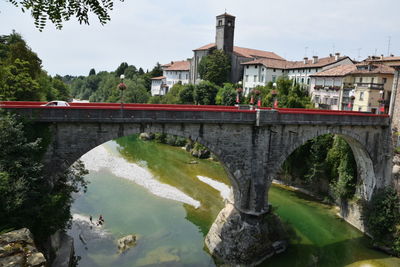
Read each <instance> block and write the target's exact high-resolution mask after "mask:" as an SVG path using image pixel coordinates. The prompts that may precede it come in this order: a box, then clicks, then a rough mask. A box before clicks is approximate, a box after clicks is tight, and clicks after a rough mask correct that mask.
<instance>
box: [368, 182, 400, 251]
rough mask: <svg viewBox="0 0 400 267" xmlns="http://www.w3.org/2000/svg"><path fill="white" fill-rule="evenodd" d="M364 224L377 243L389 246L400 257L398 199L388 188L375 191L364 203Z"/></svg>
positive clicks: (399, 200)
mask: <svg viewBox="0 0 400 267" xmlns="http://www.w3.org/2000/svg"><path fill="white" fill-rule="evenodd" d="M363 218H364V223H365V225H366V227H367V231H368V232H369V233H370V234H371V235H372V236H373V238H374V240H376V241H377V242H379V243H381V244H383V245H385V246H389V247H391V248H392V249H393V251H394V252H395V253H396V254H397V256H400V197H399V196H398V194H397V192H396V191H395V190H394V189H393V188H390V187H386V188H383V189H379V190H377V191H376V192H375V193H374V194H373V195H372V198H371V200H370V202H369V203H364V208H363Z"/></svg>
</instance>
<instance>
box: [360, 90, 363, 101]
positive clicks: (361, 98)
mask: <svg viewBox="0 0 400 267" xmlns="http://www.w3.org/2000/svg"><path fill="white" fill-rule="evenodd" d="M359 100H361V101H363V100H364V92H360V98H359Z"/></svg>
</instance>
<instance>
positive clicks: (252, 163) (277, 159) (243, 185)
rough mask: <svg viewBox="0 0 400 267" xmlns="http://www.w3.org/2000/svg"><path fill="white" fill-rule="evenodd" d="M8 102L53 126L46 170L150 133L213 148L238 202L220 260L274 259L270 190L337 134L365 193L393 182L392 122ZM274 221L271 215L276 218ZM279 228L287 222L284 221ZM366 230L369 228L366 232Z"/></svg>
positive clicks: (230, 209) (224, 217)
mask: <svg viewBox="0 0 400 267" xmlns="http://www.w3.org/2000/svg"><path fill="white" fill-rule="evenodd" d="M39 104H40V103H36V102H35V103H33V102H22V103H21V102H0V105H1V107H3V108H6V109H8V110H9V111H14V112H16V113H18V114H20V115H23V116H25V117H27V118H30V119H32V120H33V121H35V122H36V123H43V124H47V125H49V127H50V130H51V135H52V140H51V143H50V145H49V146H48V149H47V152H46V155H45V160H44V163H45V167H46V169H47V170H48V171H51V172H52V173H58V172H61V171H64V170H65V169H66V168H68V167H69V166H71V165H72V164H73V163H74V162H75V161H76V160H77V159H79V158H80V157H81V156H82V155H84V154H85V153H86V152H88V151H89V150H91V149H92V148H94V147H96V146H98V145H100V144H102V143H104V142H107V141H109V140H112V139H116V138H118V137H122V136H126V135H132V134H139V133H142V132H153V133H156V132H159V133H166V134H172V135H177V136H182V137H186V138H189V139H191V140H194V141H197V142H199V143H201V144H202V145H204V146H206V147H207V148H209V149H210V150H211V151H212V153H214V154H215V155H216V156H217V157H218V159H219V160H220V162H221V163H222V164H223V166H224V168H225V169H226V171H227V173H228V176H229V178H230V181H231V184H232V187H233V196H232V200H231V203H227V205H226V207H225V208H224V209H223V210H222V211H221V213H220V214H219V215H218V217H217V220H216V222H215V223H214V224H213V226H212V227H211V229H210V232H209V233H208V235H207V237H206V245H207V247H208V249H209V250H210V252H211V253H212V254H213V255H215V256H216V257H217V258H221V259H222V260H224V261H225V262H228V263H243V264H253V263H256V262H258V261H261V260H262V259H264V258H265V257H268V256H269V255H270V254H272V253H273V249H272V246H271V245H272V243H273V241H276V240H278V239H280V237H279V236H277V235H275V236H274V234H273V233H272V232H273V231H275V230H271V229H272V228H271V220H272V221H273V222H274V223H273V224H275V220H276V218H272V219H271V216H272V215H271V216H269V215H270V214H269V205H268V189H269V187H270V185H271V181H272V180H273V179H274V178H275V177H276V175H277V173H278V172H279V169H280V168H281V166H282V164H283V162H284V161H285V159H286V158H287V157H288V156H289V155H290V154H291V153H292V152H293V151H294V150H295V149H296V148H298V147H300V146H301V145H303V144H304V143H305V142H307V141H308V140H310V139H312V138H315V137H317V136H320V135H324V134H337V135H340V136H341V137H343V138H344V139H345V140H346V141H347V142H348V143H349V145H350V146H351V148H352V150H353V153H354V156H355V159H356V162H357V167H358V184H359V187H358V189H357V190H358V192H359V194H360V195H361V196H362V197H363V198H364V199H365V200H369V199H370V197H371V195H372V193H373V192H374V190H375V189H377V188H380V187H383V186H386V185H389V184H390V182H391V157H392V153H391V141H390V140H391V139H390V135H391V132H390V120H389V117H388V116H386V115H372V114H365V113H359V112H341V111H324V110H305V109H257V110H250V109H247V110H245V109H238V108H237V107H220V106H192V105H146V104H125V105H124V106H121V105H120V104H95V103H91V104H88V103H76V104H71V106H70V107H43V106H40V105H39ZM268 216H269V217H268ZM278 224H279V223H278ZM359 227H361V226H359Z"/></svg>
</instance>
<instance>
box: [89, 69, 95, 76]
mask: <svg viewBox="0 0 400 267" xmlns="http://www.w3.org/2000/svg"><path fill="white" fill-rule="evenodd" d="M91 75H96V70H95V69H93V68H92V69H90V71H89V76H91Z"/></svg>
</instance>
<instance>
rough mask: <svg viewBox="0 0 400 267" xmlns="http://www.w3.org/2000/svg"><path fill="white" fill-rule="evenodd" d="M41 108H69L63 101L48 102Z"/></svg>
mask: <svg viewBox="0 0 400 267" xmlns="http://www.w3.org/2000/svg"><path fill="white" fill-rule="evenodd" d="M41 106H48V107H69V104H68V102H65V101H60V100H54V101H50V102H48V103H46V104H43V105H41Z"/></svg>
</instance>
